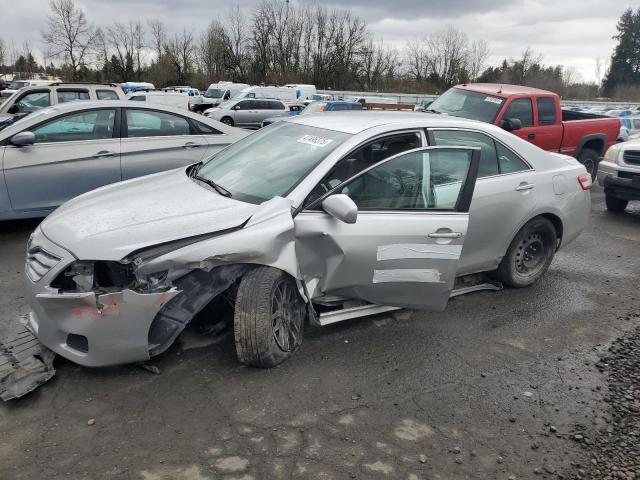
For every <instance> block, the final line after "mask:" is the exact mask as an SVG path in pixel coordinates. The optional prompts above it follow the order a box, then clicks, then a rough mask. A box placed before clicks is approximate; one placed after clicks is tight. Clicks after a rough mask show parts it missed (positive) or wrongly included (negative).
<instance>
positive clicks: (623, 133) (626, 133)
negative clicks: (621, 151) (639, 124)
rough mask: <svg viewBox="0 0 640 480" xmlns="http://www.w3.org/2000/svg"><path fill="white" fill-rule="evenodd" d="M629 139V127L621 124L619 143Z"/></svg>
mask: <svg viewBox="0 0 640 480" xmlns="http://www.w3.org/2000/svg"><path fill="white" fill-rule="evenodd" d="M627 140H629V129H627V127H625V126H620V133H618V140H617V141H618V143H621V142H626V141H627Z"/></svg>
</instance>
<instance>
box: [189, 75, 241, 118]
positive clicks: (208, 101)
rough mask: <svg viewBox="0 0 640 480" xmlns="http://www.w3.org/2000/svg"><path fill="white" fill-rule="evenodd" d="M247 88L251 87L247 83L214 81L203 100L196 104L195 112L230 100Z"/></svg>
mask: <svg viewBox="0 0 640 480" xmlns="http://www.w3.org/2000/svg"><path fill="white" fill-rule="evenodd" d="M245 88H249V85H247V84H246V83H233V82H218V83H212V84H211V85H209V88H207V91H206V92H205V93H204V96H203V99H202V102H201V103H199V104H198V105H195V106H194V108H193V111H194V112H204V111H205V110H207V109H208V108H213V107H217V106H218V105H220V104H221V103H222V102H224V101H226V100H230V99H232V98H233V97H235V96H236V95H238V94H239V93H240V92H241V91H242V90H244V89H245Z"/></svg>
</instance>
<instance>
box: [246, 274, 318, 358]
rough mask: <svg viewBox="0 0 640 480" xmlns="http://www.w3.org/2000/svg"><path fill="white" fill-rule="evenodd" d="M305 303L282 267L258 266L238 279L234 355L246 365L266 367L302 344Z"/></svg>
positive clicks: (293, 351) (292, 352)
mask: <svg viewBox="0 0 640 480" xmlns="http://www.w3.org/2000/svg"><path fill="white" fill-rule="evenodd" d="M305 314H306V310H305V304H304V302H303V300H302V298H301V297H300V294H299V293H298V288H297V286H296V283H295V281H294V280H293V279H292V278H291V277H290V276H288V275H287V274H286V273H285V272H283V271H282V270H278V269H276V268H271V267H258V268H256V269H255V270H251V271H250V272H249V273H247V274H246V275H245V276H244V277H242V280H241V281H240V286H239V287H238V293H237V296H236V306H235V313H234V318H233V324H234V337H235V344H236V354H237V356H238V360H239V361H240V362H241V363H244V364H245V365H251V366H253V367H261V368H268V367H273V366H275V365H278V364H279V363H282V362H284V361H285V360H287V359H288V358H289V357H290V356H291V355H293V354H294V353H295V352H296V350H298V348H300V345H301V344H302V332H303V326H304V319H305Z"/></svg>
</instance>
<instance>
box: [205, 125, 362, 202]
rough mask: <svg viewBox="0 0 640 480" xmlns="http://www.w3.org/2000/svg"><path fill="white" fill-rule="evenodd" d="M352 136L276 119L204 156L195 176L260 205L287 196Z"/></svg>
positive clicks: (239, 197) (237, 196)
mask: <svg viewBox="0 0 640 480" xmlns="http://www.w3.org/2000/svg"><path fill="white" fill-rule="evenodd" d="M350 136H351V135H349V134H347V133H342V132H336V131H333V130H325V129H323V128H316V127H309V126H306V125H299V124H295V123H289V122H280V123H278V124H275V125H274V126H272V127H269V128H265V129H263V130H258V131H257V132H256V133H253V134H251V135H249V136H248V137H245V138H243V139H242V140H240V141H238V142H236V143H234V144H233V145H231V146H230V147H228V148H226V149H225V150H223V151H221V152H220V153H218V154H216V155H214V156H213V157H211V158H210V159H209V160H207V161H206V162H205V163H204V164H203V165H202V166H201V167H200V170H199V171H198V176H200V177H204V178H206V179H208V180H212V181H213V182H215V183H217V184H218V185H220V186H221V187H222V188H224V189H226V190H229V191H230V192H231V194H232V195H233V197H234V198H237V199H239V200H243V201H247V202H250V203H262V202H264V201H266V200H270V199H272V198H273V197H277V196H281V197H284V196H286V195H287V194H288V193H289V192H290V191H291V189H292V188H293V187H295V186H296V185H297V184H298V182H300V180H302V179H303V178H304V177H305V176H306V175H307V174H308V173H309V172H310V171H311V170H312V169H313V168H315V167H316V165H318V164H319V163H320V162H321V161H322V160H323V159H324V158H325V157H326V156H327V155H329V153H331V152H332V151H333V150H334V149H335V148H336V147H338V146H339V145H341V144H342V143H344V142H345V141H346V140H347V139H348V138H349V137H350Z"/></svg>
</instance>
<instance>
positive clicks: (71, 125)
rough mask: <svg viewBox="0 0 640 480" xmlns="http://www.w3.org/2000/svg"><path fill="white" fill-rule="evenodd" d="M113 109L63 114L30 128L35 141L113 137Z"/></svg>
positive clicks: (114, 114) (72, 140) (47, 141)
mask: <svg viewBox="0 0 640 480" xmlns="http://www.w3.org/2000/svg"><path fill="white" fill-rule="evenodd" d="M115 118H116V111H115V109H105V110H91V111H88V112H79V113H72V114H69V115H65V116H63V117H59V118H56V119H54V120H51V121H49V122H47V123H45V124H43V125H40V126H39V127H37V128H35V129H33V130H32V132H33V133H34V134H35V136H36V143H52V142H77V141H86V140H104V139H106V138H113V126H114V123H115Z"/></svg>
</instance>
